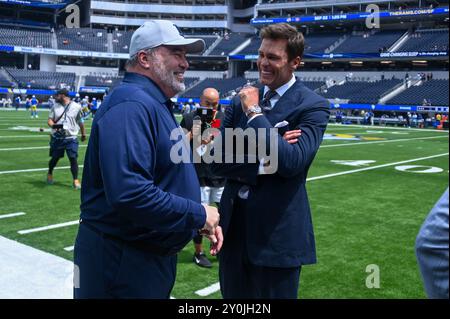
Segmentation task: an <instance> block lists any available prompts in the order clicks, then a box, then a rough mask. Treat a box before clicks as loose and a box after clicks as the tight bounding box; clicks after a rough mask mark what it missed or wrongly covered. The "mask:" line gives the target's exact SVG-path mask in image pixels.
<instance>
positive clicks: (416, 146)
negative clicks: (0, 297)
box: [0, 111, 449, 299]
mask: <svg viewBox="0 0 450 319" xmlns="http://www.w3.org/2000/svg"><path fill="white" fill-rule="evenodd" d="M39 116H40V117H39V118H38V119H30V117H29V113H27V112H15V111H14V112H0V185H1V187H0V189H1V191H0V199H1V203H2V205H1V206H0V236H3V237H6V238H8V239H12V240H16V241H18V242H20V243H23V244H26V245H28V246H31V247H34V248H37V249H40V250H42V251H45V252H48V253H51V254H53V255H56V256H60V257H62V258H65V259H67V260H69V261H71V260H73V256H72V254H73V252H72V250H71V249H70V247H71V246H72V245H73V243H74V238H75V235H76V231H77V226H76V223H75V222H74V221H76V220H77V219H78V217H79V202H80V199H79V191H76V190H74V189H72V187H71V176H70V172H69V168H68V166H69V161H68V159H67V158H64V159H62V160H60V162H59V163H58V167H60V169H58V170H56V171H55V172H54V178H55V184H54V185H52V186H48V185H46V183H45V179H46V171H47V163H48V160H49V158H48V140H49V137H48V132H40V131H39V128H47V125H46V118H47V112H45V111H41V112H40V113H39ZM91 123H92V121H91V120H88V121H86V127H87V133H89V132H90V126H91ZM326 134H327V135H326V139H325V140H324V142H323V143H322V146H321V148H320V150H319V152H318V154H317V156H316V159H315V161H314V163H313V165H312V167H311V169H310V171H309V174H308V184H307V189H308V194H309V198H310V204H311V208H312V216H313V223H314V230H315V235H316V248H317V257H318V263H317V264H315V265H310V266H305V267H303V268H302V275H301V280H300V290H299V298H339V299H341V298H425V294H424V291H423V287H422V282H421V277H420V273H419V270H418V266H417V263H416V259H415V254H414V242H415V237H416V235H417V232H418V230H419V228H420V226H421V224H422V222H423V221H424V219H425V217H426V215H427V214H428V212H429V211H430V209H431V208H432V206H433V205H434V203H435V202H436V201H437V200H438V199H439V197H440V196H441V195H442V193H443V192H444V190H445V189H446V188H447V187H448V173H449V164H448V154H449V152H448V148H449V147H448V142H449V141H448V132H442V131H433V130H418V129H407V128H391V127H389V128H380V127H377V126H374V127H361V126H350V125H349V126H347V125H329V126H328V130H327V132H326ZM80 146H81V147H80V152H79V153H80V158H79V164H80V165H82V164H83V159H84V154H85V151H86V143H84V144H83V143H81V142H80ZM64 167H65V168H64ZM81 173H82V168H81V169H80V177H81ZM20 213H22V214H20ZM274 213H276V212H274ZM13 214H16V215H13ZM2 216H3V217H2ZM5 216H6V217H5ZM60 224H62V226H61V225H60ZM55 225H58V226H57V227H56V226H55ZM49 226H50V227H49ZM36 229H39V230H36ZM205 248H207V243H206V241H205ZM192 255H193V245H192V244H189V245H188V246H187V247H186V248H185V249H184V250H183V251H182V252H181V253H180V254H179V257H178V273H177V280H176V284H175V287H174V289H173V291H172V296H173V297H175V298H177V299H180V298H220V293H219V292H218V291H217V289H218V286H217V281H218V274H217V272H218V264H217V261H216V259H215V258H211V260H212V261H213V264H214V266H213V268H212V269H203V268H199V267H198V266H196V265H194V264H193V262H192ZM0 258H1V257H0ZM368 265H376V266H378V268H379V271H380V287H379V288H372V289H369V288H367V287H366V278H367V276H368V275H369V273H367V272H366V267H367V266H368ZM205 288H206V289H205ZM2 289H5V288H2Z"/></svg>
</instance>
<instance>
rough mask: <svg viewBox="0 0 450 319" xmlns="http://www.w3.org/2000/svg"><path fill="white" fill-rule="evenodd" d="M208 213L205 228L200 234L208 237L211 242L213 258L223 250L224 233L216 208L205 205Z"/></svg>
mask: <svg viewBox="0 0 450 319" xmlns="http://www.w3.org/2000/svg"><path fill="white" fill-rule="evenodd" d="M203 207H204V208H205V211H206V222H205V226H203V228H202V229H201V230H200V234H202V235H203V236H206V237H207V238H208V239H209V241H210V242H211V248H210V254H211V255H212V256H215V255H217V253H218V252H219V251H220V249H221V248H222V244H223V233H222V227H220V226H219V221H220V215H219V212H218V210H217V208H216V207H213V206H209V205H205V204H203Z"/></svg>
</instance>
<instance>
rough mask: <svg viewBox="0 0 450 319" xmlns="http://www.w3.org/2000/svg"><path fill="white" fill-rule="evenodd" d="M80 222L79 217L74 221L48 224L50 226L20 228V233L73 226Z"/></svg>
mask: <svg viewBox="0 0 450 319" xmlns="http://www.w3.org/2000/svg"><path fill="white" fill-rule="evenodd" d="M78 223H79V220H78V219H77V220H73V221H71V222H67V223H60V224H54V225H48V226H44V227H37V228H31V229H24V230H19V231H18V233H19V234H21V235H25V234H30V233H36V232H41V231H46V230H49V229H55V228H62V227H67V226H73V225H77V224H78Z"/></svg>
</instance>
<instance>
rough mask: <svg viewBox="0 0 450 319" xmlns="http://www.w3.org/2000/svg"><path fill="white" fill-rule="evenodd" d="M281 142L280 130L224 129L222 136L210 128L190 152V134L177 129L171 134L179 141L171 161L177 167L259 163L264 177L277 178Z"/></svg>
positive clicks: (198, 136)
mask: <svg viewBox="0 0 450 319" xmlns="http://www.w3.org/2000/svg"><path fill="white" fill-rule="evenodd" d="M196 122H198V123H196ZM199 123H200V121H194V125H199ZM222 135H223V136H222ZM211 136H214V139H213V141H212V142H210V143H208V144H206V145H205V144H202V141H205V140H209V139H210V138H211ZM280 138H281V137H280V135H279V134H278V129H277V128H269V129H266V128H258V129H257V130H256V129H254V128H251V127H249V128H246V129H245V130H244V129H242V128H225V129H224V130H223V131H222V132H221V131H219V130H218V129H216V128H208V129H206V130H204V132H203V133H202V134H194V135H193V141H192V150H191V145H190V142H189V138H188V131H186V130H183V129H180V128H178V129H174V130H173V131H172V132H171V134H170V139H171V140H172V141H176V143H175V144H174V145H173V146H172V148H171V150H170V159H171V161H172V162H173V163H175V164H179V163H190V162H192V163H202V162H203V163H206V164H212V163H215V164H222V163H225V164H243V163H246V164H253V163H260V164H262V165H263V169H264V173H265V174H274V173H275V172H276V171H277V169H278V147H279V145H278V144H279V142H280ZM191 154H192V156H191Z"/></svg>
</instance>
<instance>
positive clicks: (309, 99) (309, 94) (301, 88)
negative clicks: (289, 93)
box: [294, 79, 329, 106]
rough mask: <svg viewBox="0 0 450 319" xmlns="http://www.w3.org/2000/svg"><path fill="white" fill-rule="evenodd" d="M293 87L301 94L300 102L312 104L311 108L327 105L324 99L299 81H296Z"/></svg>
mask: <svg viewBox="0 0 450 319" xmlns="http://www.w3.org/2000/svg"><path fill="white" fill-rule="evenodd" d="M294 85H295V86H296V87H295V89H296V90H298V92H299V93H300V94H301V97H302V102H306V103H307V104H312V106H314V105H317V104H322V103H329V102H328V100H327V99H326V98H324V97H323V96H322V95H320V94H317V93H316V92H314V91H313V90H311V89H310V88H308V87H307V86H306V85H304V84H303V82H302V81H301V80H299V79H297V81H295V83H294Z"/></svg>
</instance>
